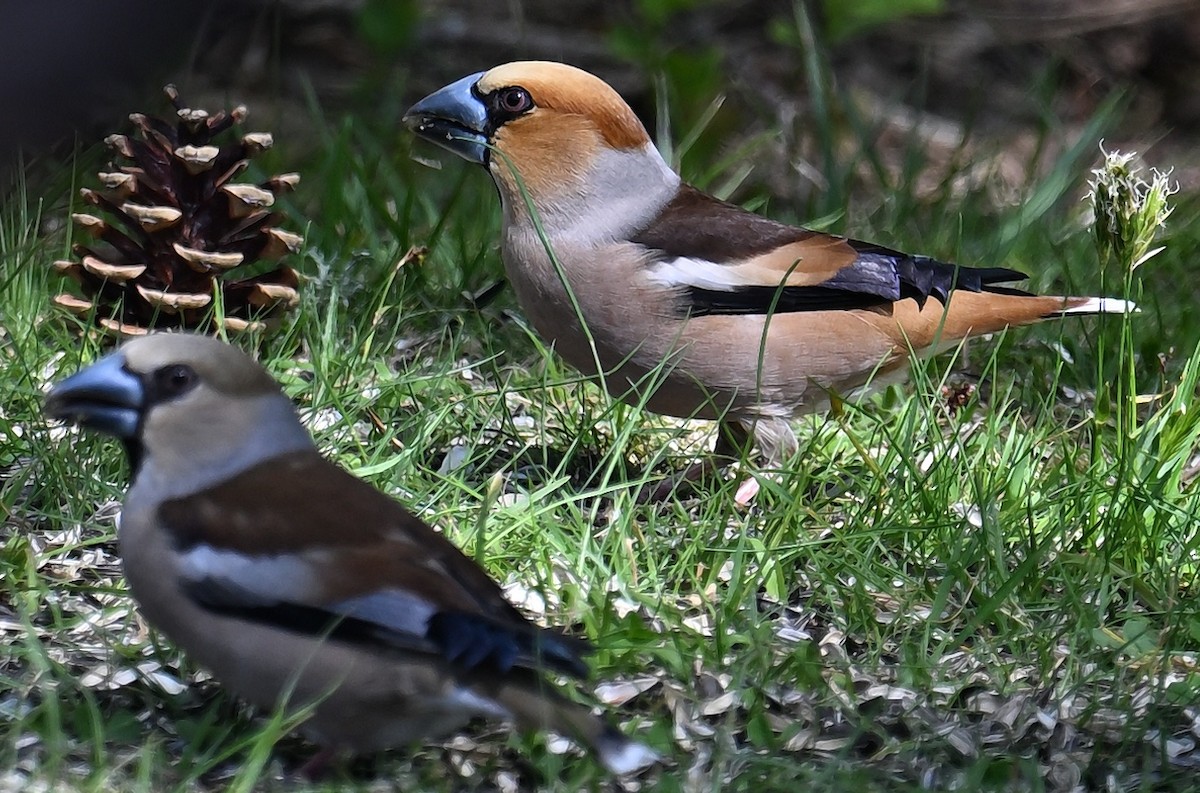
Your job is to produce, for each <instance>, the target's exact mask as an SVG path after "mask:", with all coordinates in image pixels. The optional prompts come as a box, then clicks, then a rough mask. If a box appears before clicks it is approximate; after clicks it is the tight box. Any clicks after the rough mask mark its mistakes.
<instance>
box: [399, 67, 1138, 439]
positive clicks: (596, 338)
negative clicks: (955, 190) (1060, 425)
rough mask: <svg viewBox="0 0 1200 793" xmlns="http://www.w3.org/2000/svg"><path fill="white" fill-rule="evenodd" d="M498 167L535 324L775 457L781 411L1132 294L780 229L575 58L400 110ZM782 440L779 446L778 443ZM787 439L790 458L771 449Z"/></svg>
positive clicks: (424, 132) (651, 403)
mask: <svg viewBox="0 0 1200 793" xmlns="http://www.w3.org/2000/svg"><path fill="white" fill-rule="evenodd" d="M405 122H406V123H407V124H408V125H409V126H410V127H411V128H412V129H413V130H415V132H416V133H417V134H418V135H419V136H421V137H423V138H425V139H427V140H429V141H432V142H433V143H436V144H438V145H439V146H442V147H444V148H446V149H448V150H449V151H451V152H453V153H455V154H457V155H459V156H461V157H463V158H465V159H467V160H470V161H471V162H474V163H478V164H480V165H482V166H484V167H485V168H487V169H488V171H489V172H490V173H491V175H492V179H493V180H494V181H495V183H496V187H497V188H498V189H499V192H500V203H501V207H502V210H503V215H504V217H503V224H504V231H503V240H502V247H501V253H502V256H503V259H504V266H505V270H506V272H507V274H508V279H509V281H510V282H511V283H512V286H513V289H514V291H515V292H516V296H517V300H518V301H519V302H520V305H521V308H522V309H523V310H524V312H525V314H526V315H527V316H528V318H529V321H530V322H531V323H532V324H533V326H534V327H535V328H536V330H537V331H538V333H539V334H541V335H542V336H543V337H544V339H545V340H546V341H547V342H549V343H550V344H552V345H553V346H554V348H555V349H556V350H557V351H558V353H559V354H560V355H562V356H563V357H564V358H565V359H566V360H567V361H568V362H569V363H571V364H572V365H573V366H575V367H576V368H578V369H580V370H581V371H583V372H584V373H586V374H588V375H591V376H595V375H597V374H602V375H603V380H604V384H605V387H606V388H607V389H608V391H609V392H610V393H611V394H612V395H613V396H614V397H617V398H620V399H623V400H626V401H628V402H631V403H636V404H644V405H645V406H646V407H647V408H648V409H650V410H652V411H654V412H657V413H662V414H666V415H670V416H678V417H681V418H701V419H717V420H720V421H721V422H722V424H723V426H722V430H723V432H722V433H721V435H720V440H719V441H718V453H725V454H728V453H731V452H734V451H735V450H736V451H740V450H741V447H743V446H744V444H745V442H746V441H747V440H748V437H749V435H750V434H751V433H753V435H754V436H755V439H756V440H757V442H758V444H759V446H760V448H762V449H763V451H765V452H767V454H768V456H769V457H775V458H776V459H775V461H778V458H779V457H781V456H782V455H783V454H786V453H787V452H788V451H789V449H788V447H790V446H793V445H794V443H795V439H794V436H792V434H791V430H790V428H789V427H788V426H787V422H786V420H787V419H788V418H790V417H792V416H795V415H797V414H800V413H805V412H810V411H815V410H819V409H822V408H824V407H826V406H828V405H829V403H830V397H831V395H836V394H843V393H846V392H850V391H853V390H855V389H858V388H859V387H861V386H863V385H864V384H866V383H867V382H868V381H869V380H870V381H871V382H872V383H880V382H886V381H887V380H888V379H889V378H892V379H898V378H900V377H903V376H904V375H905V374H906V373H907V369H908V363H907V359H908V356H909V353H910V351H911V350H915V351H918V352H920V351H936V350H938V349H945V348H949V347H953V346H954V345H955V344H956V343H958V342H959V341H961V340H962V339H964V338H966V337H967V336H969V335H973V334H981V333H990V332H993V331H998V330H1000V329H1002V328H1005V327H1008V326H1010V325H1024V324H1026V323H1030V322H1036V321H1038V320H1042V319H1048V318H1053V317H1060V316H1063V315H1065V314H1092V313H1100V312H1122V311H1128V310H1132V306H1131V305H1130V304H1127V303H1125V302H1123V301H1120V300H1104V299H1100V298H1091V297H1050V296H1040V295H1033V294H1029V293H1027V292H1023V291H1021V290H1019V289H1016V288H1013V287H1011V286H1007V285H1006V284H1008V283H1009V282H1011V281H1015V280H1018V279H1021V278H1024V277H1025V276H1024V275H1023V274H1021V273H1019V272H1016V271H1013V270H1008V269H1004V268H986V269H981V268H968V267H959V266H956V265H953V264H947V263H945V262H940V261H937V260H935V259H931V258H929V257H927V256H916V255H910V254H906V253H901V252H900V251H895V250H891V249H889V248H885V247H883V246H880V245H875V244H872V243H866V242H858V241H856V240H852V239H847V238H845V237H838V236H834V235H832V234H824V233H821V232H817V231H811V230H809V229H804V228H799V227H795V226H789V225H785V224H783V223H779V222H776V221H774V220H770V219H768V218H765V217H760V216H758V215H755V214H753V213H751V212H748V211H746V210H744V209H741V208H739V207H737V206H734V205H732V204H728V203H725V202H724V201H720V200H718V199H716V198H713V197H712V196H710V195H707V194H705V193H702V192H700V191H699V190H697V189H696V188H694V187H691V186H690V185H687V184H685V183H684V182H682V181H681V180H680V177H679V175H678V174H676V173H675V172H674V171H673V170H671V168H670V167H669V166H668V165H667V163H666V162H664V161H663V158H662V157H661V156H660V155H659V153H658V151H657V150H656V149H655V148H654V145H653V143H651V141H650V137H649V136H648V135H647V134H646V130H645V128H644V127H643V126H642V123H641V122H640V121H639V120H638V118H637V116H635V115H634V113H633V111H632V110H631V109H630V107H629V105H627V104H626V103H625V102H624V101H623V100H622V99H621V97H620V96H619V95H618V94H617V93H616V91H614V90H613V89H612V88H611V87H609V86H608V85H607V84H606V83H604V82H603V81H601V80H600V79H599V78H597V77H595V76H593V75H591V74H588V73H587V72H584V71H581V70H579V69H576V68H574V67H571V66H566V65H564V64H561V63H546V62H521V63H509V64H505V65H503V66H497V67H496V68H494V69H491V70H490V71H486V72H479V73H477V74H472V75H470V76H467V77H464V78H462V79H461V80H459V81H457V82H455V83H451V84H450V85H448V86H446V87H445V88H442V89H441V90H439V91H437V92H435V93H433V94H431V95H429V96H428V97H426V98H425V99H422V100H421V101H420V102H418V103H417V104H415V105H414V106H413V107H412V108H410V109H409V111H408V113H407V114H406V115H405ZM780 447H782V448H780ZM772 450H774V451H775V452H776V453H775V454H772V453H771V452H772Z"/></svg>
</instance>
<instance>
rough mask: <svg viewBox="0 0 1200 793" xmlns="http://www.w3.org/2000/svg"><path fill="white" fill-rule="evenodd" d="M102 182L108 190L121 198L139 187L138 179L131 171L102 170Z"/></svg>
mask: <svg viewBox="0 0 1200 793" xmlns="http://www.w3.org/2000/svg"><path fill="white" fill-rule="evenodd" d="M99 176H100V184H102V185H104V187H105V188H106V189H108V190H111V191H113V192H114V193H116V194H117V195H118V196H120V197H121V198H124V197H125V196H127V195H129V194H130V193H132V192H133V191H134V188H136V187H137V179H136V178H135V177H134V175H133V174H131V173H123V172H121V171H102V172H101V173H100V174H99Z"/></svg>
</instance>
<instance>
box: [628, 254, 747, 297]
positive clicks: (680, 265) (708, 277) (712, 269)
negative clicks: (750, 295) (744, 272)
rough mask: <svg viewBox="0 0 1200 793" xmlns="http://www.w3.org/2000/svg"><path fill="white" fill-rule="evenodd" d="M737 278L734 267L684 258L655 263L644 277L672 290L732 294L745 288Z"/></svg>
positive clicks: (741, 280) (742, 282)
mask: <svg viewBox="0 0 1200 793" xmlns="http://www.w3.org/2000/svg"><path fill="white" fill-rule="evenodd" d="M738 276H739V273H738V270H737V268H736V267H731V266H730V265H727V264H717V263H716V262H710V261H707V260H705V259H692V258H688V257H686V256H677V257H675V258H674V259H665V260H663V261H660V262H655V263H654V265H653V266H651V267H650V269H649V270H647V271H646V277H648V278H649V279H650V280H651V281H653V282H654V283H656V284H661V285H663V286H666V287H670V288H672V289H678V288H682V287H689V286H692V287H696V288H698V289H712V290H715V291H718V292H732V291H733V290H735V289H740V288H741V287H744V286H746V285H747V284H746V283H745V281H744V280H743V279H742V278H739V277H738Z"/></svg>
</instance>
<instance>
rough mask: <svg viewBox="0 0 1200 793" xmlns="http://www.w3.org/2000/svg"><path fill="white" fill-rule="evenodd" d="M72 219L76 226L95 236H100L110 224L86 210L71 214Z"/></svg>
mask: <svg viewBox="0 0 1200 793" xmlns="http://www.w3.org/2000/svg"><path fill="white" fill-rule="evenodd" d="M71 220H72V221H74V223H75V225H76V226H79V228H81V229H83V230H84V231H86V232H87V233H88V234H90V235H91V236H93V237H99V236H100V235H101V234H102V233H104V230H105V229H106V228H108V224H107V223H105V222H104V219H103V218H98V217H96V216H95V215H89V214H87V213H86V212H76V213H74V214H72V215H71Z"/></svg>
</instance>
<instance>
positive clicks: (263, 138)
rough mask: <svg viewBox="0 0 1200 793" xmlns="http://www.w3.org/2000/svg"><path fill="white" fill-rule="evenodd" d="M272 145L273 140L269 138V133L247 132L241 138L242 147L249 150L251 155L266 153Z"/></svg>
mask: <svg viewBox="0 0 1200 793" xmlns="http://www.w3.org/2000/svg"><path fill="white" fill-rule="evenodd" d="M274 144H275V139H274V138H273V137H271V133H270V132H249V133H247V134H245V135H243V136H242V145H243V146H245V147H246V148H247V149H249V150H250V153H251V154H258V153H259V152H260V151H266V150H267V149H269V148H271V146H273V145H274Z"/></svg>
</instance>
